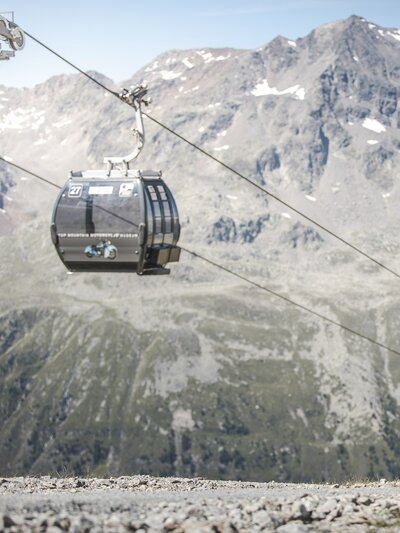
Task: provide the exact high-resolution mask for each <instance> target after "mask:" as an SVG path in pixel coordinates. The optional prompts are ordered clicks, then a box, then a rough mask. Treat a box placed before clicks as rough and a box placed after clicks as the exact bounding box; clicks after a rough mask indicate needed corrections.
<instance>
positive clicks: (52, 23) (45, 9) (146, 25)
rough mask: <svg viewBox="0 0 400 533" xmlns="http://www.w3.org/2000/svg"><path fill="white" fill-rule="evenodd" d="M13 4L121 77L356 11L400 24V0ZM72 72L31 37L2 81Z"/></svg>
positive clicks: (90, 63)
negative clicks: (157, 62)
mask: <svg viewBox="0 0 400 533" xmlns="http://www.w3.org/2000/svg"><path fill="white" fill-rule="evenodd" d="M10 10H13V11H14V13H15V21H16V22H17V23H18V24H20V25H21V27H22V28H25V29H26V30H27V31H28V32H30V33H31V34H33V35H34V36H36V37H37V38H38V39H40V40H42V41H44V42H45V43H46V44H48V45H49V46H51V47H52V48H54V49H55V50H57V51H58V52H59V53H60V54H62V55H65V56H66V57H67V58H68V59H70V60H71V61H72V62H73V63H76V64H77V65H78V66H80V67H81V68H82V69H83V70H97V71H99V72H101V73H102V74H105V75H107V76H108V77H110V78H112V79H113V80H114V81H117V82H119V81H123V80H125V79H127V78H129V77H130V76H131V75H132V74H133V73H134V72H136V71H137V70H138V69H139V68H140V67H142V66H144V65H145V64H146V63H149V62H150V61H152V59H154V57H155V56H157V55H158V54H160V53H162V52H165V51H166V50H170V49H190V48H207V47H217V48H218V47H234V48H258V47H259V46H262V45H264V44H266V43H267V42H268V41H270V40H271V39H273V38H274V37H275V36H276V35H279V34H281V35H284V36H285V37H288V38H290V39H296V38H297V37H303V36H305V35H307V33H309V32H310V31H311V30H312V29H313V28H315V27H316V26H318V25H320V24H323V23H326V22H331V21H333V20H337V19H343V18H347V17H349V16H350V15H353V14H355V15H360V16H363V17H365V18H366V19H368V20H370V21H373V22H375V23H377V24H379V25H381V26H387V27H396V28H399V27H400V0H201V1H200V0H147V1H146V0H141V1H139V0H113V1H112V2H111V1H109V0H108V1H105V0H80V1H77V0H68V1H67V0H58V1H57V0H51V1H50V0H0V12H5V11H10ZM71 71H72V70H71V69H70V68H69V67H68V66H67V65H66V64H64V63H63V62H61V61H60V60H59V59H56V58H55V57H53V56H51V55H50V54H49V52H46V51H45V50H44V49H43V48H41V47H39V46H38V45H37V44H36V43H34V42H32V41H31V40H30V39H29V38H28V39H27V43H26V47H25V49H24V50H22V51H20V52H18V53H17V54H16V56H15V58H14V59H11V60H10V61H1V63H0V84H4V85H8V86H32V85H34V84H36V83H39V82H42V81H45V80H46V79H48V78H49V77H50V76H52V75H54V74H60V73H65V72H71Z"/></svg>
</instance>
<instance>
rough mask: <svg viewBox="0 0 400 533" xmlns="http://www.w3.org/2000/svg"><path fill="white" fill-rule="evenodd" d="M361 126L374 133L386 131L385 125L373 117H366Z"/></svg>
mask: <svg viewBox="0 0 400 533" xmlns="http://www.w3.org/2000/svg"><path fill="white" fill-rule="evenodd" d="M362 126H363V128H367V130H371V131H374V132H375V133H382V132H384V131H386V127H385V126H384V125H383V124H381V123H380V122H379V121H378V120H375V119H374V118H366V119H364V122H363V123H362Z"/></svg>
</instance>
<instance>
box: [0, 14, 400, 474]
mask: <svg viewBox="0 0 400 533" xmlns="http://www.w3.org/2000/svg"><path fill="white" fill-rule="evenodd" d="M399 41H400V31H399V30H395V29H387V28H381V27H379V26H377V25H375V24H372V23H370V22H368V21H366V20H364V19H362V18H360V17H356V16H354V17H351V18H349V19H347V20H344V21H338V22H334V23H331V24H327V25H324V26H321V27H319V28H317V29H316V30H314V31H313V32H312V33H311V34H310V35H308V36H306V37H304V38H300V39H297V40H296V41H292V40H289V39H287V38H284V37H277V38H276V39H274V40H273V41H272V42H270V43H268V44H267V45H266V46H265V47H263V48H260V49H258V50H232V49H223V50H214V49H207V50H189V51H170V52H167V53H165V54H163V55H161V56H160V57H158V58H156V59H155V60H154V62H152V63H151V64H150V65H147V66H145V67H144V68H143V69H142V70H140V71H139V72H137V73H136V74H135V75H134V76H133V77H132V78H131V79H129V80H127V81H126V82H124V83H123V84H121V85H123V86H129V85H132V84H135V83H138V82H142V81H144V80H145V81H147V83H148V84H149V87H150V92H151V96H152V99H153V102H154V103H153V104H152V106H151V108H150V109H149V114H151V116H154V118H156V119H157V120H159V121H161V122H163V123H164V124H166V125H168V126H169V127H170V128H172V129H174V130H176V131H177V132H178V133H180V134H181V135H183V136H185V137H186V138H188V139H190V140H191V141H192V142H194V143H196V144H198V145H199V146H200V147H202V148H203V149H205V150H207V151H208V152H210V153H211V154H212V155H214V156H216V157H217V158H220V159H221V160H223V161H224V162H226V163H227V164H229V165H230V166H232V167H234V168H235V169H237V170H238V171H240V172H242V173H243V174H244V175H246V176H248V177H249V178H251V179H253V180H255V181H256V182H257V183H259V184H261V185H263V186H266V187H267V188H268V190H269V191H271V192H272V193H273V194H275V195H277V196H279V197H280V198H281V199H282V200H284V201H285V202H289V203H290V204H291V205H294V206H296V208H297V209H300V210H301V211H303V212H304V213H306V214H307V215H308V216H310V217H312V218H314V219H316V220H318V221H320V222H321V223H322V224H324V225H325V226H327V227H328V228H330V229H332V230H333V231H335V232H337V233H338V234H340V235H341V236H342V237H344V238H346V239H348V240H350V241H351V242H352V243H353V244H355V245H357V246H359V247H360V248H362V249H363V250H364V251H365V252H366V253H368V254H370V255H372V256H374V257H376V258H377V259H378V260H379V261H382V262H383V263H384V264H387V265H388V266H390V267H391V268H392V269H393V270H400V268H399V267H398V265H399V260H400V253H399V252H400V240H399V237H398V231H397V228H398V224H399V222H400V214H399V210H398V209H397V203H398V200H399V199H400V180H399V179H398V174H399V171H400V160H399V155H398V149H399V146H400V130H399V127H400V111H399V110H398V95H399V93H400V62H399V59H398V58H399V51H400V42H399ZM92 74H93V75H95V76H97V77H98V78H99V79H100V80H101V81H102V83H104V84H106V85H107V86H109V87H110V88H113V89H116V88H118V85H116V84H114V83H113V82H112V81H111V80H109V79H107V78H105V77H104V76H103V75H101V74H98V73H92ZM6 81H7V80H4V79H2V80H1V84H2V85H0V147H1V149H0V155H3V156H6V157H7V158H9V159H11V160H12V161H13V162H15V163H17V164H19V165H22V166H23V167H25V168H27V169H31V170H32V171H34V172H37V173H39V174H41V175H43V176H44V177H48V178H51V179H52V180H55V181H57V183H59V184H60V185H61V184H62V183H63V182H64V180H65V179H66V176H67V171H68V170H69V169H74V170H78V169H85V168H102V160H103V156H105V155H120V154H123V153H125V150H127V149H128V151H129V148H130V146H129V143H130V142H131V138H130V137H129V128H130V127H132V126H133V114H132V110H131V109H129V108H128V106H125V105H122V104H121V103H120V102H118V100H117V99H114V98H112V97H111V96H110V95H109V94H108V93H105V92H104V91H103V90H102V89H101V88H99V87H98V86H97V85H95V84H94V83H92V82H90V81H89V80H87V79H85V78H84V77H82V76H80V75H68V76H67V75H65V76H57V77H54V78H51V79H50V80H48V81H47V82H45V83H43V84H40V85H37V86H35V87H34V88H33V89H15V88H12V87H8V86H7V83H6ZM145 126H146V137H147V142H146V145H145V149H144V152H143V155H142V156H141V158H140V159H139V160H138V166H140V168H152V169H159V168H161V169H162V170H163V174H164V177H165V179H166V181H167V182H168V184H169V185H170V187H171V189H172V190H173V191H174V194H175V196H176V200H177V203H178V207H179V211H180V216H181V221H182V237H181V242H182V243H184V245H185V246H186V247H187V248H189V249H190V250H193V251H197V252H199V253H202V254H204V255H206V256H207V257H209V258H211V259H213V260H214V261H217V262H220V263H221V264H223V265H225V266H228V267H230V268H233V269H235V270H236V271H237V272H239V273H241V274H243V275H246V276H248V277H250V278H251V279H253V280H255V281H257V282H259V283H261V284H264V285H265V286H267V287H270V288H271V289H273V290H276V291H278V292H281V293H282V294H284V295H286V296H289V297H290V298H292V299H294V300H296V301H298V302H300V303H302V304H304V305H308V306H310V307H312V308H314V309H315V310H317V311H319V312H320V313H322V314H325V315H328V316H330V317H332V319H333V320H336V321H339V322H341V323H343V324H345V325H346V326H348V327H350V328H353V329H356V330H358V331H360V332H361V333H363V334H365V335H368V336H370V337H373V338H376V339H377V340H378V341H379V342H381V343H384V344H386V345H388V346H390V347H392V348H394V349H395V350H400V345H399V339H398V334H397V333H398V322H399V319H398V317H399V308H400V305H399V302H398V299H397V298H396V294H397V292H396V291H397V287H398V283H399V281H398V279H397V278H396V277H395V276H391V275H390V274H389V273H388V272H385V271H384V270H382V269H379V268H378V267H377V266H376V265H374V264H373V263H371V262H368V261H367V260H366V259H364V258H362V257H361V256H359V255H357V254H356V253H355V252H353V251H352V250H350V249H349V248H348V247H346V246H345V245H343V244H341V243H340V242H338V241H337V240H335V239H333V237H331V236H329V235H328V234H326V233H325V232H323V231H322V230H321V229H318V228H317V227H314V226H313V225H312V224H311V223H310V222H307V221H306V220H305V219H302V218H301V217H300V216H299V215H297V214H295V213H294V212H292V211H291V210H290V209H289V208H287V207H284V206H282V204H279V203H278V202H276V201H275V200H273V199H271V198H269V197H267V196H266V195H263V194H262V193H261V192H259V191H257V190H256V189H255V188H253V187H251V186H249V185H248V184H246V183H245V182H244V181H242V180H240V179H238V178H237V177H235V176H234V175H232V174H230V173H229V172H228V171H227V170H225V169H224V168H223V167H222V166H220V165H218V164H217V163H215V162H214V161H212V160H210V159H207V158H205V156H204V155H202V154H200V153H199V152H197V151H195V150H194V149H193V148H190V147H189V146H188V145H186V144H185V143H183V142H182V141H179V140H178V139H177V138H176V137H174V136H172V135H171V134H170V133H168V132H167V131H166V130H164V129H162V128H160V127H159V126H157V125H156V124H154V123H153V122H151V121H150V120H148V119H147V120H146V124H145ZM56 194H57V191H56V190H55V189H52V188H51V187H49V186H46V185H45V184H44V183H42V182H40V181H38V180H36V179H34V178H33V177H32V176H29V175H28V174H26V173H23V172H19V171H18V172H17V171H16V170H15V169H13V168H12V167H10V166H7V165H1V166H0V222H1V223H0V247H1V249H2V250H3V256H2V261H1V262H0V273H1V277H0V290H1V294H2V300H1V301H2V308H1V315H0V346H1V347H0V395H1V401H0V412H1V416H0V472H1V473H2V474H9V473H12V474H15V473H27V472H30V473H39V472H46V473H47V472H56V471H58V472H63V471H68V472H75V473H79V474H82V473H94V474H101V475H104V474H107V473H112V474H116V473H119V474H132V473H146V474H161V475H167V474H182V475H189V476H190V475H206V476H208V477H210V476H211V477H218V478H239V479H252V480H269V479H276V480H278V479H280V480H303V481H307V480H311V479H312V480H324V479H331V480H332V479H338V480H339V479H344V478H346V477H349V476H359V477H363V476H371V477H377V476H378V477H397V476H398V475H399V471H400V468H399V464H400V463H399V461H400V448H399V445H398V442H399V436H400V427H399V423H398V418H399V417H398V413H399V402H400V359H399V357H398V356H396V355H395V354H393V353H391V352H388V351H385V350H383V349H379V348H378V347H376V346H374V345H373V344H371V343H368V342H367V341H365V340H362V339H360V338H358V337H354V336H352V335H350V334H348V333H346V332H345V331H343V330H340V329H339V328H337V327H335V326H333V325H330V324H327V323H324V322H322V321H321V320H320V319H318V318H317V317H315V316H313V315H310V314H307V313H305V312H303V311H301V310H300V309H296V308H295V307H292V306H289V305H288V304H286V303H284V302H282V301H279V300H277V299H276V298H273V297H272V296H269V295H267V294H266V293H265V292H262V291H259V290H257V289H256V288H252V287H249V286H247V285H245V284H244V283H241V282H240V281H239V280H238V279H235V278H233V277H229V276H228V275H227V274H226V273H223V272H220V271H218V270H215V269H213V268H212V267H211V266H210V265H207V264H205V263H202V262H201V261H200V260H199V259H195V258H193V257H191V256H189V255H187V254H184V253H183V254H182V258H181V262H180V263H179V264H174V265H173V266H172V274H171V275H170V276H162V277H160V278H159V279H158V278H156V279H153V278H151V279H150V278H149V279H142V278H138V277H137V276H132V275H127V274H121V275H107V274H93V275H91V274H86V275H76V274H75V275H72V276H67V275H66V272H65V270H64V268H63V267H62V265H61V264H60V262H59V259H58V257H57V256H56V253H55V251H54V250H53V248H52V244H51V242H50V238H49V229H48V226H49V219H50V216H51V210H52V205H53V202H54V200H55V197H56Z"/></svg>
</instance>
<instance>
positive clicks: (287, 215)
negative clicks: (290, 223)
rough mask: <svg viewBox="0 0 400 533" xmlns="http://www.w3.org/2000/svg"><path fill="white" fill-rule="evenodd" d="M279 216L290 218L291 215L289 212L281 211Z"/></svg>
mask: <svg viewBox="0 0 400 533" xmlns="http://www.w3.org/2000/svg"><path fill="white" fill-rule="evenodd" d="M281 216H283V218H292V215H289V213H281Z"/></svg>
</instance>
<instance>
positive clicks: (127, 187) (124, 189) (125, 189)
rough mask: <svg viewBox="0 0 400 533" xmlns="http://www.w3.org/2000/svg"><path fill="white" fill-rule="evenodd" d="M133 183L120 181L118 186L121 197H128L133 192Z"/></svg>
mask: <svg viewBox="0 0 400 533" xmlns="http://www.w3.org/2000/svg"><path fill="white" fill-rule="evenodd" d="M133 187H134V183H121V185H120V186H119V195H120V196H121V197H123V198H129V197H130V196H132V194H133Z"/></svg>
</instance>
